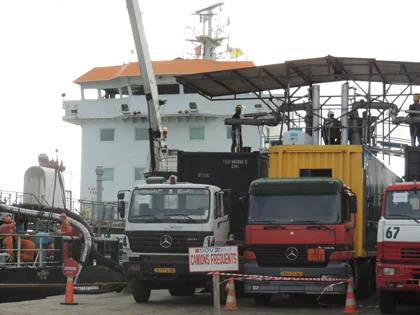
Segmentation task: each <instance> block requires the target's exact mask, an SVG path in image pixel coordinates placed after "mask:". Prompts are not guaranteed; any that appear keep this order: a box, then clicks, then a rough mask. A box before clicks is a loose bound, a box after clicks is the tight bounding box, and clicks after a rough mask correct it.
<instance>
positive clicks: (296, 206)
mask: <svg viewBox="0 0 420 315" xmlns="http://www.w3.org/2000/svg"><path fill="white" fill-rule="evenodd" d="M250 201H251V204H250V207H251V208H250V215H249V222H250V224H261V223H260V222H262V221H270V222H273V223H275V224H309V223H319V224H335V223H339V222H340V220H341V196H340V195H339V194H337V195H314V196H310V195H301V196H296V195H295V196H251V200H250ZM311 221H312V222H311Z"/></svg>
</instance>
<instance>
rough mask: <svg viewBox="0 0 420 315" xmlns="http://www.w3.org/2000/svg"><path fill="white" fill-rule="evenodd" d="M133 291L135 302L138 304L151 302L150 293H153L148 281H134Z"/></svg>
mask: <svg viewBox="0 0 420 315" xmlns="http://www.w3.org/2000/svg"><path fill="white" fill-rule="evenodd" d="M131 290H132V292H133V297H134V300H135V301H136V302H137V303H147V302H149V299H150V293H152V288H151V286H150V283H148V282H147V281H143V280H136V279H134V280H133V281H132V284H131Z"/></svg>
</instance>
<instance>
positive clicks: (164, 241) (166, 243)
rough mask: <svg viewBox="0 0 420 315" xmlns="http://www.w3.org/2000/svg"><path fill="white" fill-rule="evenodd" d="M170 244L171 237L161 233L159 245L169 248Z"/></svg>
mask: <svg viewBox="0 0 420 315" xmlns="http://www.w3.org/2000/svg"><path fill="white" fill-rule="evenodd" d="M171 245H172V237H170V236H169V235H162V236H161V238H160V246H162V247H163V248H169V247H171Z"/></svg>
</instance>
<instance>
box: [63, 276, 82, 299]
mask: <svg viewBox="0 0 420 315" xmlns="http://www.w3.org/2000/svg"><path fill="white" fill-rule="evenodd" d="M60 304H61V305H77V304H79V303H76V302H74V286H73V278H67V283H66V298H65V300H64V302H61V303H60Z"/></svg>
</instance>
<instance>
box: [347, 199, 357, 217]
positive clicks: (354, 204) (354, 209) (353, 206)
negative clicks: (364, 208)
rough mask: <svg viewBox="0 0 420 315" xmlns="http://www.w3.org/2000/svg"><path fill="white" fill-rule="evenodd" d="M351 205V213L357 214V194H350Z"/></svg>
mask: <svg viewBox="0 0 420 315" xmlns="http://www.w3.org/2000/svg"><path fill="white" fill-rule="evenodd" d="M349 205H350V209H349V210H350V213H351V214H356V213H357V197H356V196H349Z"/></svg>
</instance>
